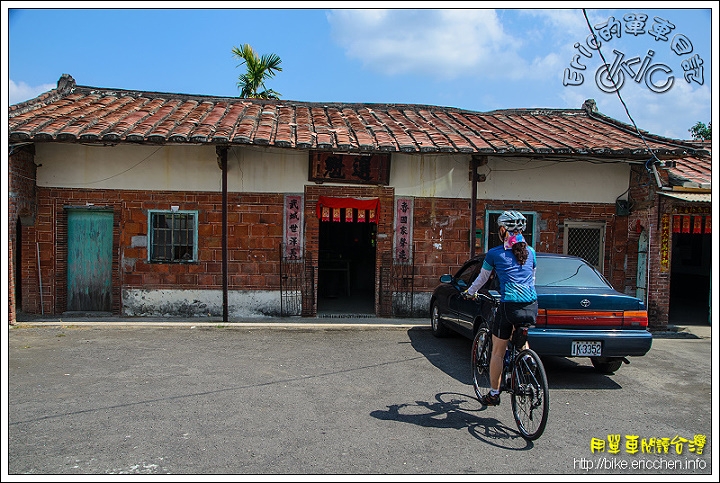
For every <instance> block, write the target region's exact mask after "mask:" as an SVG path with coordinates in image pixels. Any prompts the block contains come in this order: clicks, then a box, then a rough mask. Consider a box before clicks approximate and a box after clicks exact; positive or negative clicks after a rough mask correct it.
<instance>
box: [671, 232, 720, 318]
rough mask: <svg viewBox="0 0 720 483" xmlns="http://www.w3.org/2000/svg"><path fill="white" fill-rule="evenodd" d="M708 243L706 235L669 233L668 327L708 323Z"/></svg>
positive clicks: (710, 261) (710, 255)
mask: <svg viewBox="0 0 720 483" xmlns="http://www.w3.org/2000/svg"><path fill="white" fill-rule="evenodd" d="M711 241H712V240H711V235H710V234H709V233H702V234H701V233H673V236H672V263H671V267H670V312H669V315H668V319H669V323H670V324H673V325H704V324H709V323H710V303H711V298H710V297H711V294H710V278H711V273H710V267H711V265H712V249H711Z"/></svg>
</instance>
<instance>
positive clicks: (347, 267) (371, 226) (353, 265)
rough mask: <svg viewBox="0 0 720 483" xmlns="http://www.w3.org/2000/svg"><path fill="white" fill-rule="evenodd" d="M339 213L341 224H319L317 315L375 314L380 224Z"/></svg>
mask: <svg viewBox="0 0 720 483" xmlns="http://www.w3.org/2000/svg"><path fill="white" fill-rule="evenodd" d="M348 209H350V208H348ZM340 211H341V214H340V220H342V221H321V222H320V229H319V230H320V231H319V254H318V284H317V291H318V302H317V307H318V315H319V316H321V317H322V316H329V315H330V316H331V315H335V314H338V315H341V314H346V315H347V314H355V315H361V314H371V315H373V314H374V313H375V256H376V235H377V225H376V224H375V223H371V222H359V221H346V217H345V213H343V212H344V211H345V209H344V208H343V209H341V210H340ZM351 218H352V217H351ZM353 219H354V218H353Z"/></svg>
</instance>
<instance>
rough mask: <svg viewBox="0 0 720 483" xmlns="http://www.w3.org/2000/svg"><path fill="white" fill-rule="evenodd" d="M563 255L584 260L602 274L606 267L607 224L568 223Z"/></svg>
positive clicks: (565, 228)
mask: <svg viewBox="0 0 720 483" xmlns="http://www.w3.org/2000/svg"><path fill="white" fill-rule="evenodd" d="M563 253H564V254H566V255H575V256H576V257H581V258H584V259H585V260H587V261H588V262H590V264H592V265H594V266H595V268H597V269H598V270H600V272H602V271H603V268H604V265H605V263H604V262H605V223H603V222H584V221H566V222H565V223H564V240H563Z"/></svg>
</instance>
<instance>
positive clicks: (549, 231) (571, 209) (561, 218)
mask: <svg viewBox="0 0 720 483" xmlns="http://www.w3.org/2000/svg"><path fill="white" fill-rule="evenodd" d="M511 209H512V210H517V211H534V212H537V213H538V220H537V226H538V233H539V237H538V240H537V242H536V243H535V246H536V248H537V250H538V251H547V252H552V253H562V251H563V241H564V227H563V223H564V222H565V221H602V222H605V223H607V227H606V238H605V263H604V267H605V275H606V277H608V279H609V280H610V281H611V282H612V283H613V285H614V286H615V287H616V288H618V287H619V289H620V290H621V291H622V288H623V287H624V281H625V270H624V264H625V262H626V260H625V254H626V252H627V242H626V236H627V221H626V220H627V218H626V217H618V216H616V215H615V206H614V205H608V204H593V203H549V202H522V201H507V202H503V203H502V204H498V203H485V202H483V201H479V202H478V203H477V220H476V227H477V228H479V229H483V230H485V229H486V227H485V226H484V224H485V211H486V210H511ZM414 223H415V227H414V233H413V239H414V245H415V246H414V253H415V264H416V273H417V275H420V276H419V277H417V279H416V281H415V288H416V289H418V290H432V288H434V287H435V285H437V283H438V280H439V278H440V276H441V275H442V274H444V273H454V272H455V270H457V269H458V268H459V267H460V265H462V263H463V262H465V260H467V258H468V257H469V255H470V202H469V201H468V200H460V199H437V198H424V199H419V198H416V199H415V209H414ZM438 247H440V248H438Z"/></svg>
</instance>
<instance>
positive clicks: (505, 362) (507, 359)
mask: <svg viewBox="0 0 720 483" xmlns="http://www.w3.org/2000/svg"><path fill="white" fill-rule="evenodd" d="M509 365H510V348H509V347H508V348H507V349H505V359H503V366H504V367H507V366H509Z"/></svg>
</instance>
